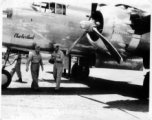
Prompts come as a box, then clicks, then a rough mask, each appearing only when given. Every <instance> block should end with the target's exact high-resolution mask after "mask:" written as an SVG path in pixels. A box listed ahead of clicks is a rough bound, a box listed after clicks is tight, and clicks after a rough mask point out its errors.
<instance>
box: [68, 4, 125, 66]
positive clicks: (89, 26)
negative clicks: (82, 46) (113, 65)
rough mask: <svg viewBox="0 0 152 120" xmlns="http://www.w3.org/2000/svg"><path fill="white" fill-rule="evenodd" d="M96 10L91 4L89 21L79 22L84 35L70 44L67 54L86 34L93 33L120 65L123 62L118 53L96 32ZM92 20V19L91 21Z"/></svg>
mask: <svg viewBox="0 0 152 120" xmlns="http://www.w3.org/2000/svg"><path fill="white" fill-rule="evenodd" d="M96 8H97V3H93V4H92V11H91V16H90V18H89V21H81V22H80V26H81V28H82V29H85V31H84V33H83V34H82V35H81V36H80V37H79V38H78V39H77V40H76V41H75V42H74V43H73V44H72V46H71V47H70V49H69V51H68V54H69V53H70V52H71V50H72V49H73V48H74V47H75V46H76V44H77V43H78V42H79V41H80V40H81V39H82V38H83V37H84V36H85V35H86V34H87V33H92V32H93V33H95V34H96V35H97V36H98V37H99V38H100V39H101V40H102V41H103V43H104V44H105V46H106V47H107V49H108V51H109V52H110V54H111V55H112V56H113V57H114V59H115V60H116V61H117V62H118V63H120V62H121V61H123V59H122V57H121V55H120V54H119V52H118V51H117V49H116V48H115V47H114V46H113V45H112V44H111V43H110V42H109V40H108V39H107V38H105V37H104V36H103V35H102V34H101V33H100V32H99V31H98V26H100V23H99V21H96V18H97V17H98V16H97V14H96V13H97V12H96ZM91 18H92V19H91Z"/></svg>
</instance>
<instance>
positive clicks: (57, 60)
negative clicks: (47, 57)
mask: <svg viewBox="0 0 152 120" xmlns="http://www.w3.org/2000/svg"><path fill="white" fill-rule="evenodd" d="M52 59H54V66H53V77H54V80H55V81H56V88H55V90H57V91H58V90H59V88H60V82H61V76H62V71H63V62H64V61H63V59H64V54H63V52H62V51H61V50H60V49H59V46H58V45H56V46H55V51H54V52H53V53H52Z"/></svg>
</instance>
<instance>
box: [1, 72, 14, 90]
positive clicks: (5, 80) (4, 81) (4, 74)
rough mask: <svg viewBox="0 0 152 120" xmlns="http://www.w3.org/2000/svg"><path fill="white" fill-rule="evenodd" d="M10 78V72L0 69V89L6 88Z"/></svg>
mask: <svg viewBox="0 0 152 120" xmlns="http://www.w3.org/2000/svg"><path fill="white" fill-rule="evenodd" d="M11 80H12V76H11V74H10V73H9V72H8V71H6V70H2V89H6V88H7V87H8V86H9V85H10V83H11Z"/></svg>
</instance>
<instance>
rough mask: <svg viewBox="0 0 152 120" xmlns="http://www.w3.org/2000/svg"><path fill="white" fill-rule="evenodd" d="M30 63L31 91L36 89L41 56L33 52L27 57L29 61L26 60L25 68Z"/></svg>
mask: <svg viewBox="0 0 152 120" xmlns="http://www.w3.org/2000/svg"><path fill="white" fill-rule="evenodd" d="M30 62H31V75H32V79H33V81H32V84H31V88H33V89H38V88H39V85H38V77H39V67H40V64H41V65H42V64H43V63H42V56H41V54H40V53H39V54H36V52H33V53H32V54H30V55H29V59H28V60H27V66H28V65H29V63H30Z"/></svg>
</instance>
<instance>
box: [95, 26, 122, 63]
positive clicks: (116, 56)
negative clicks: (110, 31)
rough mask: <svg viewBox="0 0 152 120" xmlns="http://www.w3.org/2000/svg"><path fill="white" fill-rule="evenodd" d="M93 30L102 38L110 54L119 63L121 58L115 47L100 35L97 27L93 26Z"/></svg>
mask: <svg viewBox="0 0 152 120" xmlns="http://www.w3.org/2000/svg"><path fill="white" fill-rule="evenodd" d="M93 31H94V32H95V33H96V34H97V35H98V36H99V37H100V38H101V39H102V41H103V43H104V44H105V46H106V47H107V49H108V50H109V52H110V54H111V55H112V56H113V57H114V58H115V60H116V61H117V62H118V63H120V62H122V61H123V58H122V57H121V55H120V54H119V52H118V51H117V50H116V48H115V47H114V46H113V45H112V44H111V43H110V42H109V41H108V40H107V39H106V38H105V37H104V36H103V35H102V34H100V33H99V31H98V30H97V28H95V27H93Z"/></svg>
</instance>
